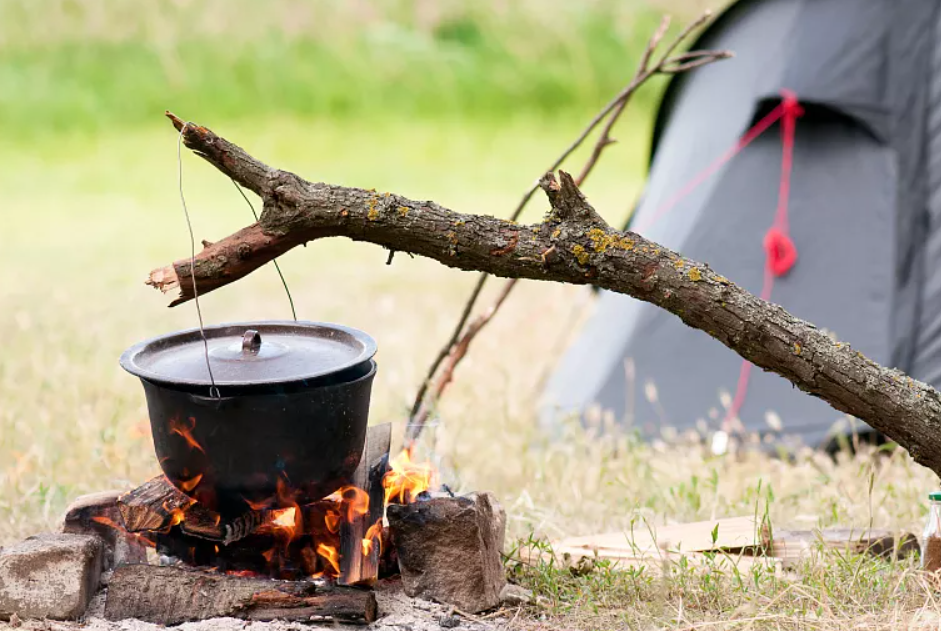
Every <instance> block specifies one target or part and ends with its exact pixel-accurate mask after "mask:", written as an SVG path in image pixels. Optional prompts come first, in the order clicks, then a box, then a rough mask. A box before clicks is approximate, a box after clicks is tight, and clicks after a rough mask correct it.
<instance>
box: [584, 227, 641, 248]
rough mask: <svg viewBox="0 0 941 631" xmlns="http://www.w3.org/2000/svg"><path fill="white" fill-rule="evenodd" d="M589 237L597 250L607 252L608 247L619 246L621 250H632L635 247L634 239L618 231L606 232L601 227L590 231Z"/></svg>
mask: <svg viewBox="0 0 941 631" xmlns="http://www.w3.org/2000/svg"><path fill="white" fill-rule="evenodd" d="M588 238H589V239H591V245H592V249H594V251H595V252H599V253H603V252H607V250H608V248H617V249H620V250H630V249H632V248H633V247H634V241H633V240H632V239H628V238H627V237H624V236H621V235H620V234H617V233H611V232H605V231H604V230H602V229H601V228H592V229H591V230H589V231H588Z"/></svg>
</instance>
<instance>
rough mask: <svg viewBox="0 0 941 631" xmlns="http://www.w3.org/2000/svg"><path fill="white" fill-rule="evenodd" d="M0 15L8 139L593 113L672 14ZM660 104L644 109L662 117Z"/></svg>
mask: <svg viewBox="0 0 941 631" xmlns="http://www.w3.org/2000/svg"><path fill="white" fill-rule="evenodd" d="M540 7H541V3H538V2H535V1H534V0H529V1H515V2H503V3H497V5H496V7H495V6H494V5H492V4H488V3H454V2H452V3H441V4H438V3H434V2H427V1H425V2H422V1H419V0H393V1H388V2H382V3H369V4H367V3H337V2H333V1H332V0H313V1H308V0H275V1H273V2H266V3H259V2H254V1H252V0H225V1H220V0H207V1H203V2H194V3H181V2H174V1H171V0H154V1H153V2H147V3H126V2H119V1H115V0H110V1H109V0H92V1H90V2H82V3H76V2H71V1H66V0H41V1H36V0H3V2H0V24H6V25H17V26H18V28H13V27H11V26H7V27H0V111H2V112H3V116H2V117H0V134H3V135H4V136H5V137H27V138H34V137H35V136H36V135H57V134H59V133H61V132H63V131H74V130H83V131H85V132H100V131H101V130H103V129H106V128H110V127H113V126H129V125H140V124H147V123H149V122H152V121H153V120H154V118H155V117H156V116H158V115H159V113H160V112H162V111H163V110H164V109H165V108H166V107H168V106H172V107H173V108H175V109H177V110H179V111H180V112H185V113H186V114H187V115H188V116H190V117H192V118H193V119H194V120H199V119H203V118H205V117H206V116H207V115H212V116H215V117H224V118H227V119H236V118H248V119H255V118H257V117H262V116H267V115H271V114H276V115H279V116H280V115H292V116H300V117H304V118H329V119H331V120H335V119H337V118H345V119H349V120H353V121H364V120H366V121H370V122H372V121H373V120H375V119H377V118H386V119H400V118H401V117H403V116H405V117H410V118H414V117H423V118H429V117H431V118H439V117H454V116H472V117H474V118H476V119H492V120H503V119H507V118H515V117H518V116H524V117H529V116H531V115H532V114H534V113H536V114H538V115H543V116H551V117H559V116H564V115H566V114H571V113H573V112H579V113H580V112H583V111H585V109H586V108H596V107H598V105H599V104H600V103H602V102H603V101H604V100H606V99H608V98H610V96H611V95H612V94H614V93H615V92H616V91H617V89H618V88H619V87H620V86H621V85H623V83H624V81H625V77H626V76H627V75H628V74H629V72H630V71H631V70H632V69H633V63H634V61H635V60H636V59H637V58H638V56H639V54H640V52H641V51H642V50H643V47H644V44H645V42H646V39H647V37H649V34H650V33H651V32H652V31H653V29H654V27H655V26H656V24H657V22H658V20H659V14H658V13H657V12H655V11H653V10H651V9H650V8H647V7H646V5H645V4H644V3H623V2H617V1H615V0H589V1H586V2H582V3H564V2H553V3H552V4H551V5H550V6H548V7H546V8H545V9H543V8H540ZM652 95H653V91H652V90H647V91H645V92H644V93H643V94H641V95H640V96H639V97H638V99H639V100H640V101H644V102H645V104H647V105H649V103H650V101H651V97H652Z"/></svg>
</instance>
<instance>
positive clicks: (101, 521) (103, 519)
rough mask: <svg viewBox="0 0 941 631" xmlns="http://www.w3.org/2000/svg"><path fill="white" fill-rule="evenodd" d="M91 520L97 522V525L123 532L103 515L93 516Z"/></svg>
mask: <svg viewBox="0 0 941 631" xmlns="http://www.w3.org/2000/svg"><path fill="white" fill-rule="evenodd" d="M91 520H92V521H95V522H98V523H99V524H104V525H105V526H109V527H111V528H114V529H115V530H124V528H122V527H121V526H119V525H118V524H117V523H116V522H115V521H114V520H112V519H109V518H107V517H105V516H104V515H95V516H94V517H92V518H91Z"/></svg>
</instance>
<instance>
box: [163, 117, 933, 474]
mask: <svg viewBox="0 0 941 631" xmlns="http://www.w3.org/2000/svg"><path fill="white" fill-rule="evenodd" d="M182 133H183V141H184V143H185V144H186V146H187V147H189V148H190V149H192V150H193V151H195V152H196V153H197V154H199V155H200V156H202V157H203V158H204V159H206V160H207V161H209V162H210V163H211V164H213V165H214V166H216V167H217V168H219V169H220V170H221V171H223V173H225V174H226V175H229V176H230V177H232V178H233V179H235V180H236V182H238V183H240V184H243V185H245V186H246V187H248V188H251V189H252V190H255V191H256V192H258V193H259V194H260V195H261V196H262V198H263V199H264V212H263V213H262V215H261V219H260V221H259V222H258V223H257V224H253V225H251V226H249V227H247V228H245V229H243V230H241V231H239V232H237V233H235V234H233V235H231V236H229V237H226V238H224V239H221V240H219V241H217V242H216V243H214V244H213V245H212V246H210V247H208V248H206V249H204V250H203V251H202V252H200V253H198V254H197V255H196V262H195V269H196V285H197V287H198V289H199V293H200V294H205V293H207V292H208V291H212V290H215V289H218V288H219V287H222V286H224V285H227V284H229V283H231V282H233V281H235V280H237V279H239V278H241V277H242V276H245V275H246V274H248V273H250V272H251V271H253V270H255V269H257V268H259V267H261V266H262V265H264V264H265V263H267V262H269V261H271V260H272V259H273V258H274V257H276V256H278V255H279V254H281V253H283V252H285V251H287V250H289V249H290V248H292V247H294V246H296V245H299V244H301V243H305V242H307V241H310V240H314V239H320V238H325V237H331V236H332V237H336V236H343V237H347V238H349V239H353V240H356V241H368V242H371V243H374V244H376V245H380V246H383V247H386V248H392V249H395V250H397V251H400V252H408V253H411V254H417V255H419V256H425V257H427V258H431V259H434V260H436V261H439V262H440V263H442V264H444V265H447V266H449V267H454V268H457V269H463V270H476V271H483V272H487V273H489V274H493V275H496V276H502V277H506V278H528V279H534V280H546V281H555V282H562V283H570V284H576V285H584V284H592V285H595V286H597V287H600V288H602V289H607V290H609V291H613V292H617V293H622V294H626V295H629V296H633V297H634V298H637V299H639V300H644V301H646V302H649V303H652V304H654V305H657V306H658V307H661V308H663V309H666V310H667V311H669V312H671V313H673V314H674V315H676V316H677V317H679V318H680V319H681V320H682V321H683V322H684V323H686V324H687V325H689V326H692V327H695V328H698V329H701V330H702V331H705V332H707V333H708V334H709V335H711V336H712V337H714V338H715V339H717V340H719V341H720V342H722V343H723V344H725V345H726V346H727V347H729V348H730V349H732V350H733V351H735V352H736V353H738V354H739V355H741V356H742V357H744V358H745V359H747V360H748V361H750V362H752V363H753V364H755V365H756V366H758V367H760V368H763V369H764V370H768V371H772V372H775V373H777V374H779V375H781V376H783V377H784V378H786V379H788V380H789V381H791V382H792V383H794V384H795V385H796V386H797V387H798V388H800V389H801V390H803V391H804V392H807V393H809V394H812V395H814V396H817V397H819V398H821V399H823V400H825V401H827V402H828V403H830V405H832V406H833V407H834V408H836V409H837V410H840V411H841V412H845V413H847V414H850V415H852V416H855V417H857V418H859V419H861V420H862V421H865V422H866V423H868V424H869V425H871V426H872V427H874V428H876V429H878V430H880V431H882V432H883V433H885V434H886V435H887V436H889V437H890V438H892V439H893V440H895V441H896V442H898V443H899V444H900V445H901V446H903V447H905V448H906V449H908V450H909V452H910V453H911V455H912V456H913V457H914V459H915V460H916V461H917V462H919V463H921V464H923V465H925V466H926V467H928V468H930V469H932V470H933V471H935V472H936V473H941V394H939V393H938V392H937V391H936V390H935V389H934V388H931V387H930V386H928V385H926V384H924V383H921V382H917V381H915V380H913V379H911V378H910V377H908V376H906V375H905V374H904V373H902V372H900V371H898V370H894V369H888V368H885V367H883V366H880V365H879V364H877V363H876V362H874V361H872V360H870V359H869V358H867V357H865V356H863V355H862V354H861V353H859V352H857V351H856V350H854V349H853V348H851V347H850V346H849V345H848V344H845V343H842V342H837V341H834V340H833V339H831V338H830V337H829V336H828V335H827V334H826V333H824V332H822V331H821V330H819V329H817V328H816V327H815V326H814V325H812V324H810V323H808V322H805V321H803V320H800V319H798V318H796V317H794V316H793V315H791V314H790V313H788V312H787V311H785V310H784V309H783V308H782V307H780V306H778V305H774V304H771V303H768V302H765V301H763V300H761V299H760V298H758V297H756V296H754V295H753V294H751V293H749V292H748V291H746V290H744V289H743V288H741V287H739V286H738V285H736V284H735V283H732V282H730V281H729V280H728V279H726V278H724V277H723V276H721V275H720V274H717V273H715V272H714V271H712V270H711V269H710V268H709V267H708V265H705V264H703V263H699V262H697V261H693V260H690V259H687V258H685V257H683V256H682V255H680V254H678V253H676V252H673V251H671V250H669V249H667V248H665V247H663V246H661V245H659V244H657V243H654V242H652V241H649V240H648V239H645V238H644V237H642V236H641V235H639V234H636V233H634V232H630V231H625V232H619V231H617V230H614V229H612V228H611V227H610V226H608V225H607V224H605V223H604V222H603V221H602V220H601V218H600V217H599V216H598V214H597V213H596V212H595V211H594V209H593V208H591V206H590V204H588V202H587V200H586V199H585V197H584V196H583V195H582V194H581V192H580V191H579V190H578V187H577V186H576V185H575V182H574V181H573V179H572V178H571V176H569V175H568V174H566V173H564V172H560V173H559V180H558V181H556V180H555V179H554V178H553V177H546V178H544V179H543V180H542V182H541V186H542V189H543V190H544V191H545V193H546V195H547V196H548V198H549V202H550V205H551V209H550V211H549V213H548V214H547V216H546V218H545V219H544V221H542V222H541V223H538V224H535V225H532V226H522V225H518V224H516V223H514V222H510V221H506V220H502V219H497V218H494V217H490V216H486V215H472V214H462V213H457V212H455V211H452V210H449V209H447V208H445V207H443V206H441V205H439V204H436V203H434V202H430V201H426V202H420V201H414V200H410V199H408V198H406V197H404V196H401V195H397V194H394V193H388V192H387V193H379V192H376V191H373V190H364V189H358V188H348V187H343V186H335V185H331V184H325V183H322V182H319V183H314V182H308V181H306V180H304V179H302V178H300V177H298V176H297V175H294V174H293V173H289V172H286V171H281V170H278V169H272V168H270V167H268V166H267V165H264V164H263V163H261V162H259V161H258V160H256V159H255V158H253V157H251V156H250V155H249V154H247V153H246V152H245V151H243V150H242V149H240V148H238V147H236V146H235V145H233V144H232V143H229V142H228V141H227V140H225V139H223V138H221V137H219V136H217V135H216V134H214V133H212V132H211V131H210V130H208V129H206V128H205V127H200V126H198V125H193V124H187V125H186V127H185V128H184V129H183V132H182ZM517 235H518V237H519V239H518V241H517V243H516V246H515V247H514V248H513V249H512V251H508V252H506V253H505V254H501V255H494V254H492V252H493V251H495V250H496V251H500V252H504V251H506V250H507V249H508V244H509V243H510V242H511V241H512V240H513V239H514V238H515V236H517ZM223 249H225V250H223ZM221 251H235V252H237V253H238V254H239V255H238V256H236V257H230V256H216V255H217V253H218V252H221ZM189 270H190V259H189V258H186V259H183V260H181V261H178V262H177V263H174V264H172V265H169V266H167V267H165V268H162V269H159V270H155V271H154V272H152V273H151V280H150V281H149V282H150V284H152V285H154V286H156V287H158V288H161V289H163V290H164V291H169V290H171V289H174V290H176V291H177V297H176V299H175V300H174V302H173V304H179V303H181V302H185V301H187V300H190V299H192V297H193V296H192V285H193V284H192V282H190V280H189V279H187V282H185V283H179V282H178V279H179V278H181V277H184V276H188V274H189ZM170 278H175V279H177V281H176V282H175V283H168V280H167V279H170Z"/></svg>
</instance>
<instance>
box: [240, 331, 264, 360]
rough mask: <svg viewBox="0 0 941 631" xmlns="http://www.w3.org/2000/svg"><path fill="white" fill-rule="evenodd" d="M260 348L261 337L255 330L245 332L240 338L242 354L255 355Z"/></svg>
mask: <svg viewBox="0 0 941 631" xmlns="http://www.w3.org/2000/svg"><path fill="white" fill-rule="evenodd" d="M260 348H261V335H259V334H258V331H256V330H255V329H249V330H247V331H245V335H243V336H242V352H243V353H251V354H252V355H255V354H257V353H258V350H259V349H260Z"/></svg>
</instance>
